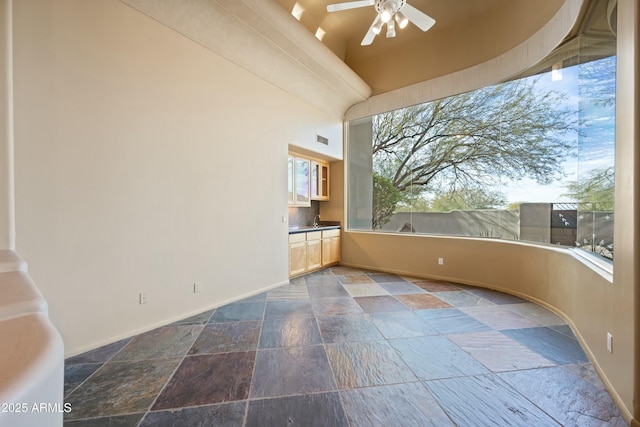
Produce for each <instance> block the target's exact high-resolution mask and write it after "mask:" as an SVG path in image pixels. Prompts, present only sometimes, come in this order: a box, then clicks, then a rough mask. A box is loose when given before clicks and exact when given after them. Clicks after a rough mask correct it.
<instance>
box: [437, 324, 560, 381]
mask: <svg viewBox="0 0 640 427" xmlns="http://www.w3.org/2000/svg"><path fill="white" fill-rule="evenodd" d="M448 338H449V339H450V340H451V341H453V342H454V343H455V344H456V345H457V346H458V347H460V348H461V349H463V350H464V351H466V352H467V353H469V354H470V355H471V356H473V358H474V359H476V360H478V361H479V362H480V363H482V364H483V365H484V366H486V367H487V368H489V369H490V370H491V371H493V372H503V371H514V370H518V369H533V368H541V367H545V366H554V365H555V363H553V362H551V361H550V360H547V359H545V358H544V357H542V356H540V355H539V354H538V353H535V352H533V351H531V350H529V349H528V348H527V347H525V346H523V345H522V344H520V343H518V342H516V341H514V340H512V339H511V338H508V337H507V336H505V335H504V334H502V333H500V332H498V331H485V332H472V333H469V334H460V335H448Z"/></svg>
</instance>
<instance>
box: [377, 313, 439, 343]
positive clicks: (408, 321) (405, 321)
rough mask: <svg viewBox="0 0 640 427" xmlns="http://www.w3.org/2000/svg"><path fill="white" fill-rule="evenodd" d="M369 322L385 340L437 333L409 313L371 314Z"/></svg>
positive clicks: (427, 324) (416, 316) (420, 319)
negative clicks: (370, 321)
mask: <svg viewBox="0 0 640 427" xmlns="http://www.w3.org/2000/svg"><path fill="white" fill-rule="evenodd" d="M370 317H371V320H372V321H373V323H374V324H375V325H376V328H378V330H379V331H380V332H381V333H382V335H384V337H385V338H411V337H423V336H429V335H438V331H437V330H436V329H435V328H433V327H432V326H430V325H429V323H427V322H426V321H425V320H423V319H422V318H420V317H419V316H418V315H416V314H414V313H412V312H410V311H391V312H387V313H372V314H370Z"/></svg>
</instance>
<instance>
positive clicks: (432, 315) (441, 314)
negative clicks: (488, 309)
mask: <svg viewBox="0 0 640 427" xmlns="http://www.w3.org/2000/svg"><path fill="white" fill-rule="evenodd" d="M414 313H416V314H417V315H418V316H420V317H421V318H422V319H424V320H426V321H427V323H429V325H430V326H432V327H433V328H435V329H436V330H437V331H438V332H440V333H441V334H462V333H465V332H480V331H487V330H489V329H491V328H489V327H488V326H487V325H485V324H484V323H482V322H480V321H478V320H476V319H474V318H473V317H471V316H469V315H467V314H465V313H463V312H462V311H460V310H459V309H457V308H443V309H436V310H416V311H414Z"/></svg>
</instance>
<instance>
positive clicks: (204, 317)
mask: <svg viewBox="0 0 640 427" xmlns="http://www.w3.org/2000/svg"><path fill="white" fill-rule="evenodd" d="M214 312H215V310H208V311H205V312H203V313H200V314H196V315H195V316H191V317H187V318H186V319H182V320H178V321H177V322H173V323H172V324H171V325H169V326H179V325H200V324H204V323H207V322H208V321H209V319H210V318H211V316H212V315H213V313H214Z"/></svg>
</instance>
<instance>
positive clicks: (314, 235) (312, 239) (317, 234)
mask: <svg viewBox="0 0 640 427" xmlns="http://www.w3.org/2000/svg"><path fill="white" fill-rule="evenodd" d="M306 234H307V270H309V271H310V270H315V269H317V268H320V267H322V232H321V231H314V232H311V233H306Z"/></svg>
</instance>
